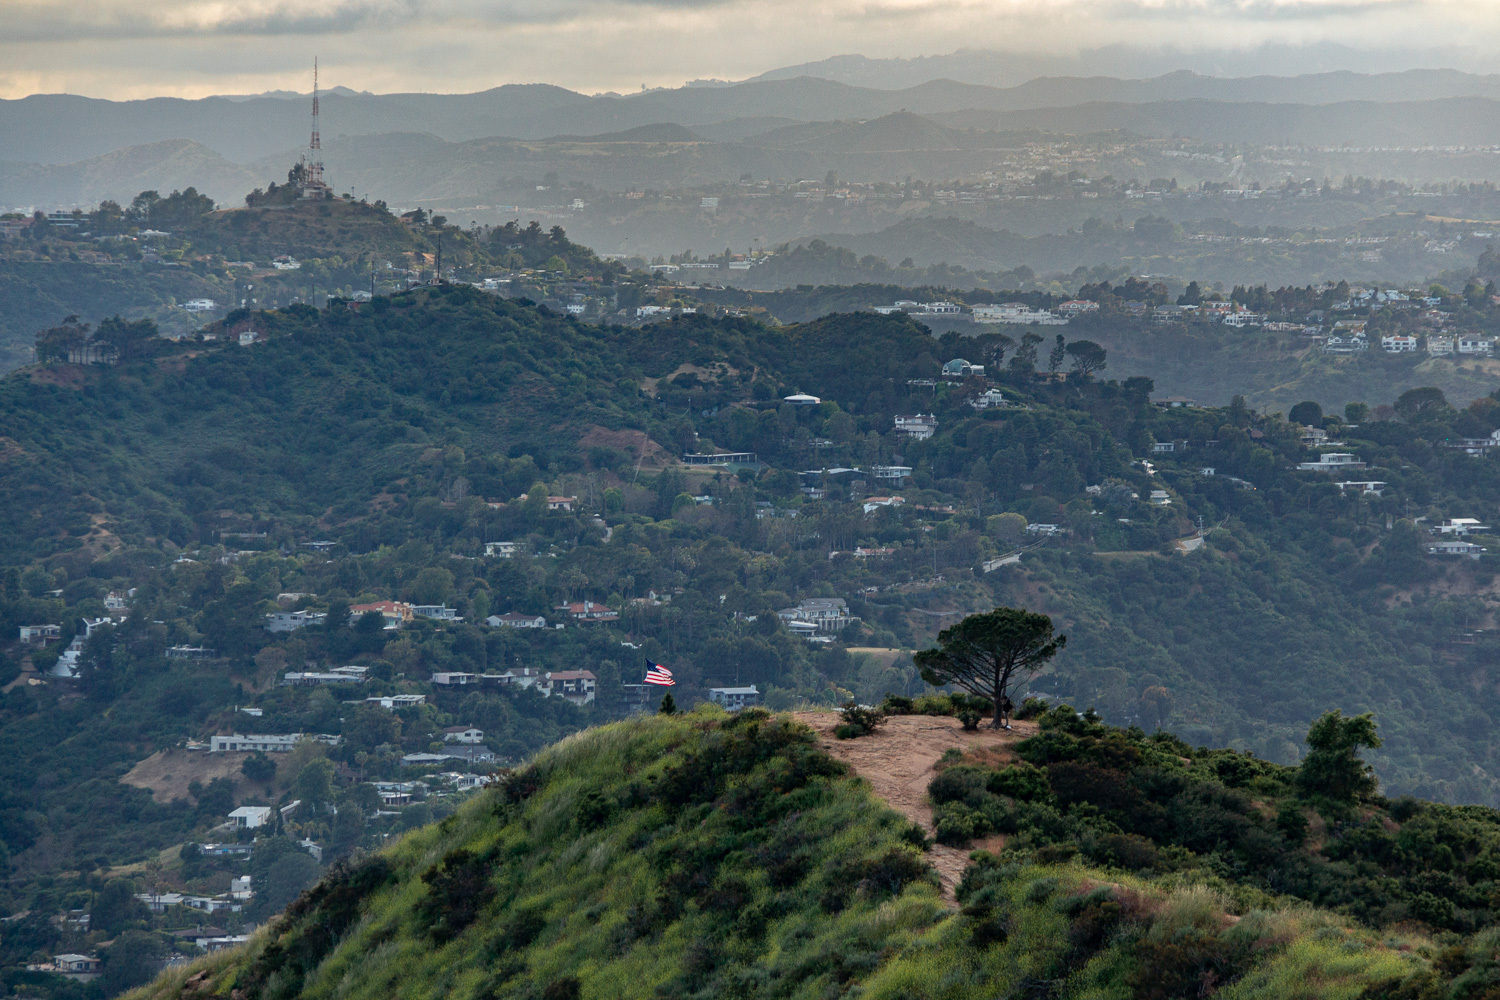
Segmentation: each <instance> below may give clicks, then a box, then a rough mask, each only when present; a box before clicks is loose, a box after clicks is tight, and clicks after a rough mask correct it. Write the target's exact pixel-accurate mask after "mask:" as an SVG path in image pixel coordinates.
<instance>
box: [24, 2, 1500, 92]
mask: <svg viewBox="0 0 1500 1000" xmlns="http://www.w3.org/2000/svg"><path fill="white" fill-rule="evenodd" d="M1329 42H1336V43H1338V44H1339V45H1340V46H1345V47H1348V50H1349V51H1353V52H1355V56H1354V57H1347V56H1346V58H1345V60H1344V61H1345V62H1351V61H1352V63H1353V65H1348V66H1340V67H1335V68H1364V69H1372V70H1381V69H1401V68H1407V66H1408V65H1412V64H1417V65H1437V64H1446V65H1451V66H1454V67H1455V68H1463V69H1469V70H1475V71H1481V72H1493V71H1495V70H1497V69H1500V60H1494V59H1491V58H1488V57H1487V54H1488V53H1493V52H1496V51H1500V0H818V2H814V3H808V2H806V0H144V2H143V0H0V97H3V98H18V97H22V96H25V95H27V94H34V93H74V94H84V95H88V96H93V97H103V98H110V99H116V100H123V99H130V98H141V97H153V96H174V97H202V96H206V95H209V94H240V93H259V92H262V91H266V90H272V89H289V90H297V91H301V92H305V91H307V90H309V89H310V84H311V80H310V72H309V67H310V66H311V64H312V61H313V58H314V56H317V57H318V59H319V60H320V63H321V65H322V67H323V73H322V77H321V80H322V82H323V84H324V85H325V86H326V85H329V84H339V85H343V86H347V87H351V88H353V89H356V90H370V91H373V92H376V93H388V92H399V91H427V92H446V93H454V92H472V91H477V90H484V89H486V88H489V87H494V86H498V85H501V84H506V83H552V84H557V85H561V86H565V87H569V88H571V89H574V90H580V91H584V92H587V93H597V92H603V91H617V92H625V91H633V90H638V89H640V88H641V87H643V86H651V87H656V86H678V85H681V84H682V83H684V82H685V81H688V80H692V79H695V78H719V79H743V78H745V77H748V76H753V75H755V74H757V73H761V72H764V71H767V70H771V69H774V68H776V67H778V66H784V65H789V64H796V63H802V62H808V61H812V60H817V59H823V58H827V57H829V56H833V55H838V54H842V53H856V52H857V53H862V54H864V55H868V56H875V57H913V56H918V55H930V54H938V53H945V52H952V51H954V50H956V49H958V48H961V47H967V48H989V49H998V50H1002V51H1007V52H1015V53H1018V54H1024V55H1027V56H1037V55H1048V54H1058V55H1064V56H1067V55H1072V56H1076V54H1077V53H1078V51H1079V50H1080V49H1085V50H1087V49H1090V48H1095V47H1103V46H1126V47H1131V46H1135V47H1142V48H1146V49H1152V48H1158V49H1159V48H1161V47H1167V48H1169V49H1170V50H1172V51H1173V52H1176V53H1179V54H1182V61H1183V63H1184V68H1201V65H1202V64H1203V63H1204V57H1203V53H1205V52H1207V53H1212V52H1214V51H1217V50H1223V51H1229V52H1234V51H1237V50H1238V51H1243V50H1247V49H1249V50H1254V49H1255V48H1256V47H1257V46H1264V45H1281V46H1293V47H1302V46H1305V47H1308V52H1309V53H1313V52H1315V51H1317V50H1316V46H1317V45H1318V43H1329ZM1359 50H1364V51H1365V52H1367V53H1368V55H1367V56H1362V57H1361V56H1358V54H1357V53H1358V51H1359ZM1194 53H1197V54H1198V55H1197V57H1196V59H1193V58H1189V56H1190V55H1192V54H1194ZM1414 53H1420V57H1418V56H1416V55H1414ZM1293 61H1294V62H1295V60H1293ZM1308 62H1309V65H1308V66H1307V67H1306V68H1307V69H1321V68H1329V67H1327V66H1325V65H1322V64H1317V65H1315V63H1316V60H1315V59H1313V58H1311V56H1310V58H1309V60H1308ZM1151 65H1152V67H1153V68H1155V66H1156V64H1154V63H1153V64H1151ZM1208 65H1209V66H1210V68H1211V66H1212V60H1211V59H1210V60H1208ZM1244 65H1245V61H1244V60H1239V61H1236V62H1235V66H1236V67H1243V66H1244ZM1250 65H1252V66H1253V65H1254V60H1253V59H1252V60H1250ZM1287 68H1288V67H1286V66H1284V65H1282V64H1280V63H1278V65H1277V66H1276V67H1275V68H1274V69H1275V71H1277V72H1284V71H1286V69H1287ZM1291 68H1293V69H1295V68H1299V67H1295V66H1293V67H1291Z"/></svg>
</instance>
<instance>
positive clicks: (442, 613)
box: [411, 604, 462, 622]
mask: <svg viewBox="0 0 1500 1000" xmlns="http://www.w3.org/2000/svg"><path fill="white" fill-rule="evenodd" d="M411 613H412V614H414V615H416V616H417V617H418V618H432V619H435V620H437V621H440V622H456V621H461V620H462V619H461V617H460V616H459V613H458V609H457V608H450V607H448V606H447V605H446V604H413V605H412V606H411Z"/></svg>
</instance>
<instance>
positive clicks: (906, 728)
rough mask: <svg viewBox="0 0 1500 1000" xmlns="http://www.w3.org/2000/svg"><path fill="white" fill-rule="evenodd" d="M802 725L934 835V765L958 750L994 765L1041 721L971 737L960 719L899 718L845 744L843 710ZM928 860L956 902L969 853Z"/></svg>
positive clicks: (801, 716) (805, 715)
mask: <svg viewBox="0 0 1500 1000" xmlns="http://www.w3.org/2000/svg"><path fill="white" fill-rule="evenodd" d="M792 714H793V717H794V718H796V720H797V721H798V722H801V723H804V724H806V725H808V726H811V727H812V728H813V729H815V730H817V732H818V733H819V734H820V735H821V736H823V737H824V740H823V749H825V750H827V751H828V753H829V754H830V755H832V756H833V757H836V758H837V759H839V760H841V761H843V762H844V763H846V764H848V765H849V766H850V767H852V768H854V770H855V771H856V772H857V773H858V774H859V776H860V777H862V778H864V779H865V780H866V781H868V782H869V783H870V786H871V788H873V789H874V791H875V794H876V795H878V796H879V797H880V798H882V799H884V800H885V801H886V803H887V804H888V805H890V807H891V808H892V809H895V810H896V811H897V812H899V813H901V814H902V815H904V816H906V817H907V818H909V819H910V820H912V821H913V822H915V823H919V824H921V826H922V829H924V830H926V831H927V832H928V833H929V834H931V833H932V830H933V827H932V806H931V804H929V803H928V801H927V786H928V784H930V783H931V781H932V779H933V777H934V776H935V775H936V774H937V771H936V769H935V768H934V765H935V764H936V763H937V761H938V758H939V757H941V756H942V755H943V752H944V751H946V750H948V749H950V748H954V749H958V750H962V751H964V752H966V753H967V752H976V751H977V754H976V755H977V756H979V757H980V758H981V759H984V760H986V761H988V762H993V763H999V762H1000V761H1003V760H1006V759H1008V758H1009V757H1010V747H1011V745H1012V744H1014V743H1016V742H1017V741H1019V740H1022V739H1025V738H1026V737H1028V736H1032V735H1035V733H1036V731H1037V730H1036V723H1034V722H1017V723H1016V724H1015V729H1014V730H1011V731H1010V732H1005V731H999V732H997V731H995V730H993V729H980V730H979V731H978V732H973V733H966V732H964V731H963V727H962V726H960V725H959V722H958V720H957V719H953V718H949V717H945V716H932V715H897V716H892V717H891V718H889V719H887V720H886V721H885V725H883V726H881V727H880V728H879V729H877V730H876V731H875V732H874V733H873V734H871V735H869V736H863V737H860V738H859V739H855V740H840V739H836V738H835V737H834V735H833V727H834V726H837V725H838V724H839V716H838V713H837V712H794V713H792ZM995 840H996V841H997V842H996V843H993V844H991V843H987V842H985V843H976V844H975V845H974V846H975V847H998V846H999V843H998V838H995ZM928 857H929V858H930V859H931V861H932V866H933V867H934V868H936V869H937V873H938V877H939V878H940V879H941V880H942V883H943V898H944V899H947V900H948V901H949V902H954V901H955V900H954V896H953V892H954V890H955V889H956V888H958V881H959V879H960V878H962V877H963V873H964V868H966V867H967V866H968V864H969V851H967V850H961V849H959V848H956V847H945V846H943V845H942V844H938V845H936V846H934V847H933V848H932V850H931V852H929V854H928Z"/></svg>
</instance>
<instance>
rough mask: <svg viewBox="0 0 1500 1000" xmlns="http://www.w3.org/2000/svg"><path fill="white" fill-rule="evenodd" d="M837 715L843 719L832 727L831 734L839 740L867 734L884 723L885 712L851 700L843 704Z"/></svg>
mask: <svg viewBox="0 0 1500 1000" xmlns="http://www.w3.org/2000/svg"><path fill="white" fill-rule="evenodd" d="M839 715H840V717H841V718H842V719H843V720H844V721H843V722H841V723H840V724H839V725H838V726H836V727H835V728H834V730H833V735H835V736H837V737H838V738H839V739H841V740H852V739H855V738H856V737H859V736H869V735H870V734H871V733H873V732H874V731H875V730H876V729H877V728H879V727H880V726H881V725H883V724H884V723H885V713H884V712H882V711H881V710H880V709H878V708H870V707H869V706H867V705H859V704H856V703H854V702H852V701H851V702H849V703H848V704H846V705H845V706H844V709H843V711H842V712H840V713H839Z"/></svg>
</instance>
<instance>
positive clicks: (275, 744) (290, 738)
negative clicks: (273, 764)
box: [208, 733, 303, 753]
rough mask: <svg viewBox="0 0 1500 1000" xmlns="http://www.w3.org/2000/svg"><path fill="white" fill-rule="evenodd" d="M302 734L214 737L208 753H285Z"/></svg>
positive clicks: (252, 734) (294, 744)
mask: <svg viewBox="0 0 1500 1000" xmlns="http://www.w3.org/2000/svg"><path fill="white" fill-rule="evenodd" d="M302 736H303V734H302V733H286V734H284V735H279V736H273V735H270V734H267V733H251V734H248V735H245V736H241V735H239V734H238V733H234V734H231V735H229V736H215V737H214V738H213V739H212V741H211V742H210V745H209V748H208V749H209V753H252V752H259V753H286V752H287V751H288V750H290V749H292V747H294V746H296V745H297V741H298V740H300V739H301V738H302Z"/></svg>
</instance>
